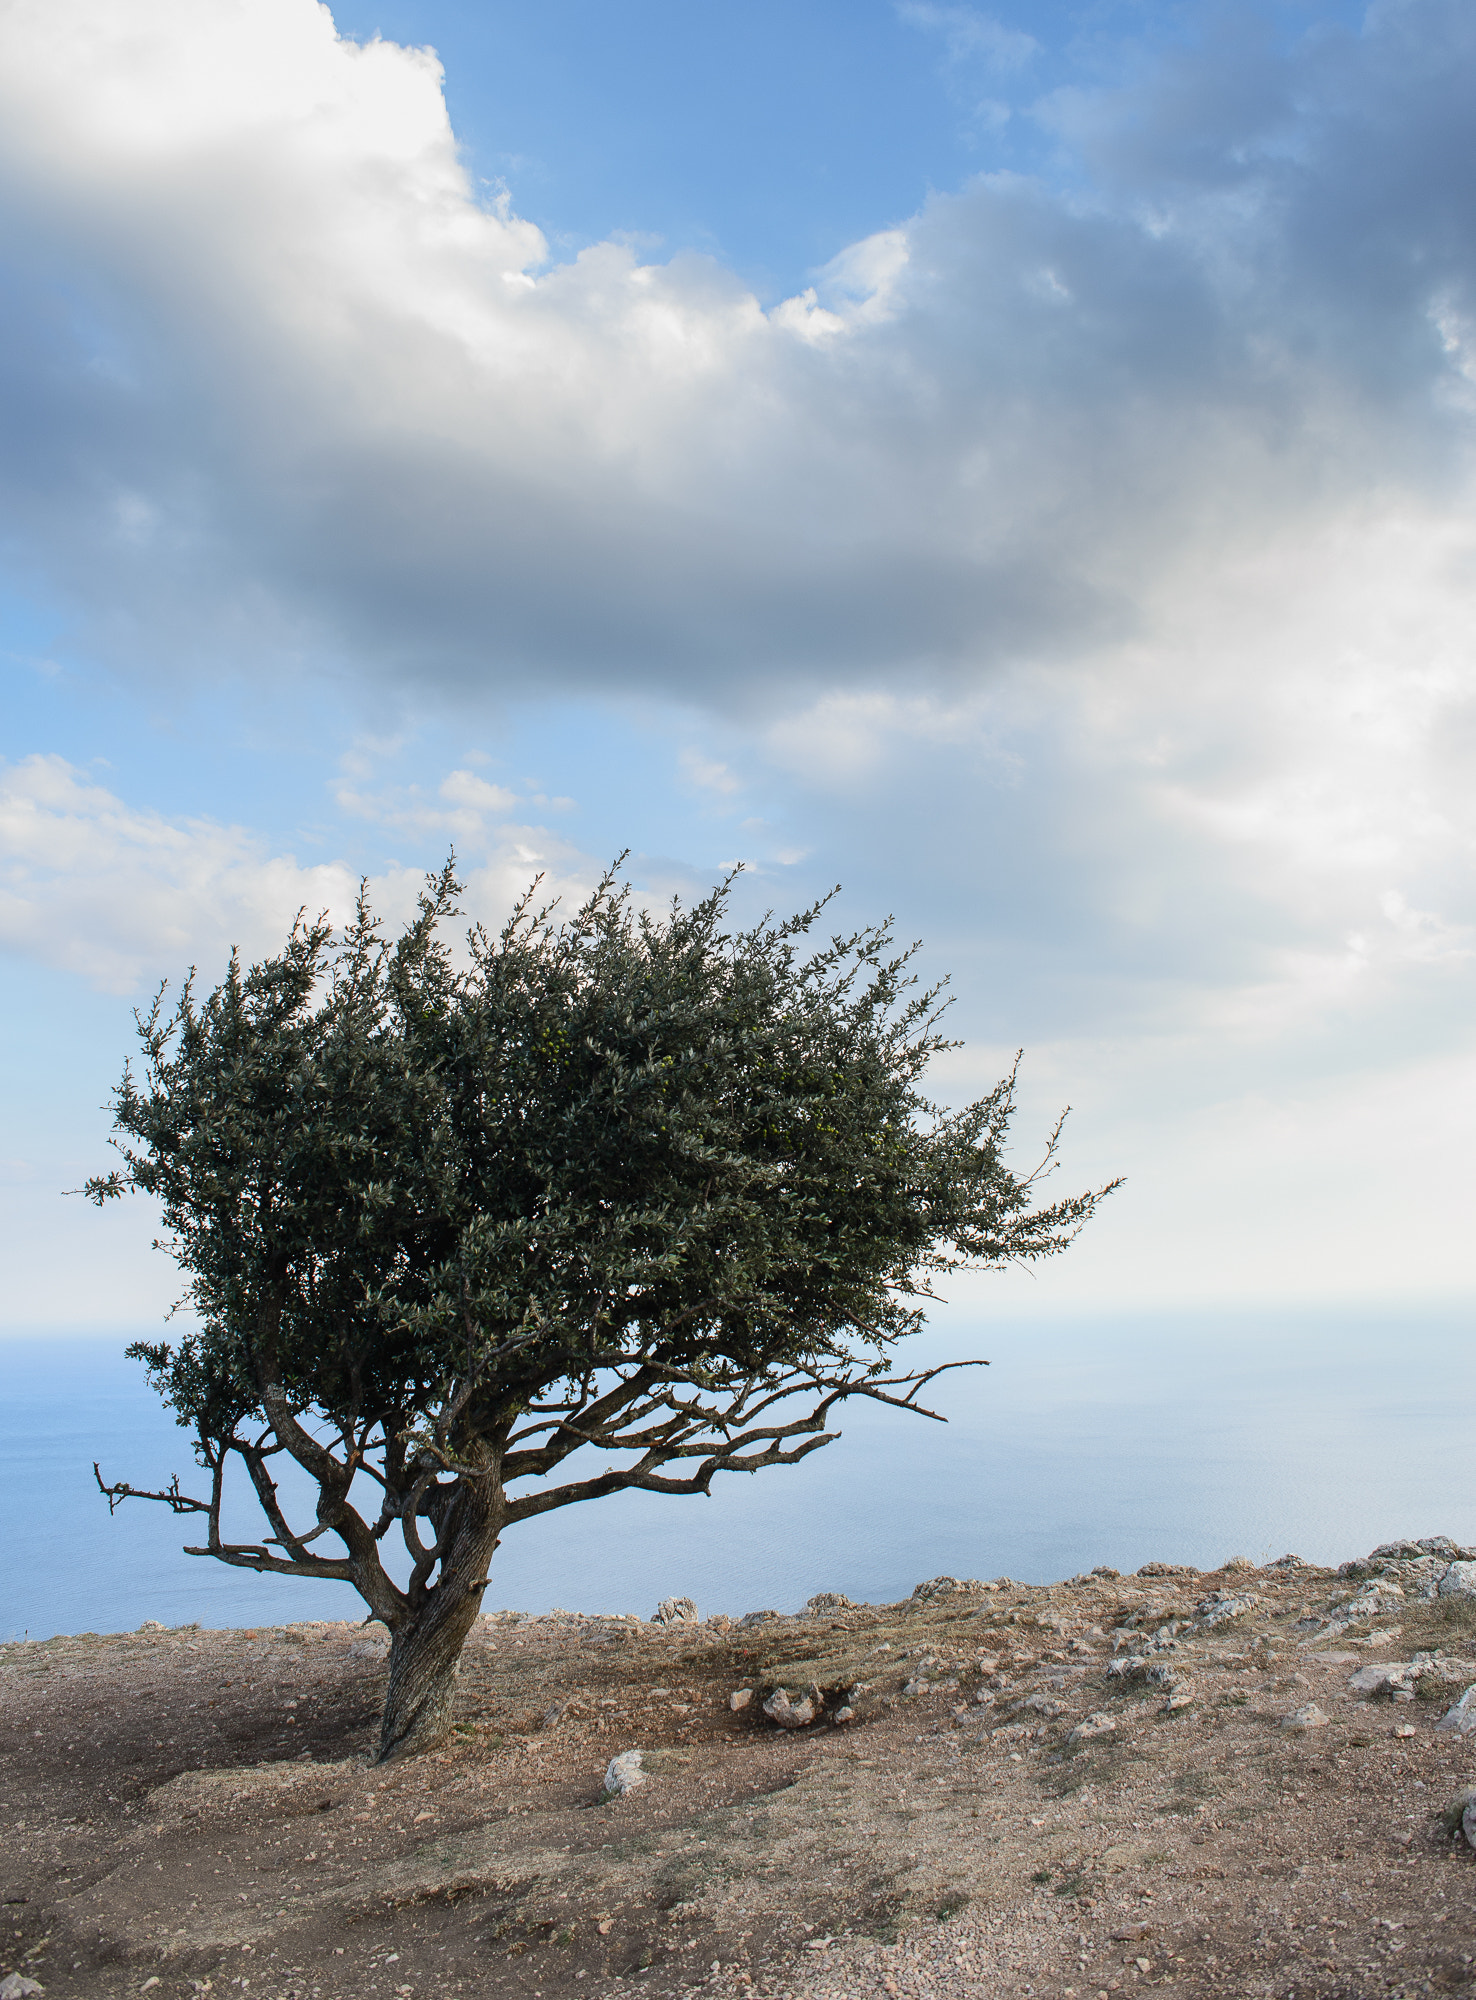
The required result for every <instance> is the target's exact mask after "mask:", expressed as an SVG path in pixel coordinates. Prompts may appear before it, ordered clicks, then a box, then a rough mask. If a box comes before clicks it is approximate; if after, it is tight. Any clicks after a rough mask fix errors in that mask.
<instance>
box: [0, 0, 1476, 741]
mask: <svg viewBox="0 0 1476 2000" xmlns="http://www.w3.org/2000/svg"><path fill="white" fill-rule="evenodd" d="M919 18H920V17H919ZM928 18H929V22H930V23H931V24H932V25H933V26H935V27H938V28H939V29H940V30H941V31H943V32H946V33H948V34H950V35H953V36H955V37H962V38H963V41H962V42H960V46H961V47H962V46H963V43H964V42H967V41H968V40H969V38H970V37H973V38H974V40H975V41H979V40H980V38H983V40H984V41H988V40H989V37H990V36H991V35H992V34H993V33H994V30H993V28H992V27H991V26H990V25H989V22H988V17H986V16H984V15H976V14H974V13H972V12H970V11H968V10H964V9H952V8H941V9H938V10H935V14H934V13H930V14H929V17H928ZM1011 46H1013V44H1011ZM0 54H3V57H4V60H3V62H0V210H3V220H4V251H5V257H6V261H7V264H8V267H9V269H10V272H11V275H12V279H13V284H12V299H11V306H10V311H9V315H8V326H9V331H8V333H7V334H6V335H5V342H6V345H5V351H4V353H3V355H0V367H3V377H4V380H5V383H6V385H7V386H6V390H5V394H6V396H7V398H8V402H9V407H8V409H7V410H6V413H5V414H6V418H7V421H8V422H9V423H10V424H11V426H12V428H13V438H14V442H13V443H12V446H11V449H10V451H9V452H8V454H7V460H6V465H5V468H4V470H3V473H0V523H3V526H4V532H5V535H6V537H7V539H8V543H9V546H10V548H11V550H12V552H13V554H14V559H15V561H16V562H17V563H18V564H20V565H22V566H23V567H24V569H25V571H26V572H27V573H28V574H32V575H38V576H41V577H43V578H45V579H47V580H48V582H49V583H50V585H51V587H52V588H54V589H56V590H58V591H59V592H61V593H62V595H63V596H64V598H65V599H66V601H67V602H68V603H69V604H71V605H72V606H73V607H74V609H75V612H76V615H77V618H78V621H79V629H80V631H81V633H82V642H84V643H85V644H86V645H87V646H88V647H90V648H91V650H92V651H93V652H94V654H96V655H98V656H102V657H105V658H107V659H108V660H109V661H110V662H112V663H113V664H115V665H119V666H123V667H126V668H128V669H129V670H130V671H133V672H136V673H148V674H158V673H165V672H169V671H171V670H172V671H176V672H181V673H183V672H188V673H190V674H195V673H198V672H199V671H201V664H200V663H201V662H202V661H204V662H207V663H210V664H213V665H214V666H216V667H229V666H230V665H232V664H235V665H237V666H241V665H249V666H250V667H251V669H252V671H253V672H259V671H261V668H262V665H263V663H264V662H266V661H269V660H273V659H275V660H276V662H277V663H278V665H279V666H280V667H282V668H283V669H284V670H286V669H290V670H291V671H292V672H294V673H297V672H300V671H301V670H302V668H303V665H304V664H305V663H309V664H310V663H313V662H320V663H322V662H329V663H332V662H336V663H338V664H339V665H340V666H342V665H344V664H348V665H350V666H351V667H352V668H353V670H354V671H356V672H369V673H371V674H378V675H379V676H381V677H385V678H388V679H390V680H393V681H396V682H398V683H400V684H401V685H416V686H419V687H422V688H424V687H425V686H427V685H428V684H431V683H435V684H437V685H439V686H440V687H442V688H443V689H447V690H450V691H451V692H452V693H453V694H455V693H456V692H457V691H458V690H465V689H467V688H477V689H482V688H500V689H503V690H512V691H515V692H518V693H520V694H523V693H528V692H536V691H539V690H542V691H552V690H555V689H570V688H576V689H577V688H591V687H598V688H602V689H606V690H614V691H619V692H629V691H631V690H634V689H644V690H648V691H649V690H655V691H658V692H666V693H669V694H676V695H679V696H680V697H681V698H683V699H687V700H692V699H695V700H697V701H699V702H701V703H703V704H704V705H707V706H709V707H717V708H725V709H728V710H730V711H732V712H735V713H736V712H743V711H744V710H745V709H748V710H752V709H753V708H754V707H755V706H756V705H757V706H762V705H764V704H772V703H773V702H774V701H775V700H776V699H784V698H788V697H789V696H791V695H799V696H801V697H802V696H803V694H804V692H805V690H809V691H811V692H813V693H816V694H819V693H821V692H823V690H825V689H826V688H829V687H837V686H844V687H853V686H855V685H856V684H857V683H858V682H860V683H865V684H870V685H872V686H883V685H885V686H889V687H896V686H899V685H902V684H907V685H910V686H914V687H927V688H930V689H932V690H935V691H937V690H944V691H946V690H948V689H960V688H968V687H973V686H977V685H979V684H981V683H982V682H984V681H987V680H988V679H989V678H990V677H991V676H994V675H998V674H999V673H1000V672H1002V671H1005V670H1007V669H1008V668H1010V667H1012V666H1014V665H1016V664H1018V663H1020V662H1022V661H1026V662H1032V661H1033V662H1038V663H1045V664H1047V665H1048V664H1049V663H1051V662H1053V661H1060V660H1064V659H1069V658H1072V657H1075V656H1076V655H1077V654H1079V653H1080V652H1081V651H1082V650H1083V649H1100V648H1101V647H1102V646H1104V645H1105V644H1108V643H1111V642H1116V641H1121V640H1124V639H1126V638H1128V637H1131V636H1141V635H1142V634H1144V632H1145V631H1146V629H1147V628H1146V623H1145V620H1146V618H1147V608H1148V607H1147V600H1148V598H1149V597H1150V596H1151V594H1152V592H1153V591H1154V590H1155V589H1157V588H1158V587H1159V586H1160V585H1161V583H1162V581H1163V579H1164V578H1165V577H1167V576H1175V577H1180V578H1188V579H1191V580H1192V579H1194V578H1205V577H1210V578H1212V577H1213V576H1214V575H1215V574H1216V573H1218V571H1219V569H1220V568H1221V566H1222V565H1223V564H1224V563H1225V562H1226V561H1227V560H1234V559H1237V558H1239V557H1241V556H1244V555H1245V554H1247V553H1248V552H1253V551H1255V550H1257V549H1263V548H1266V547H1268V546H1274V545H1277V544H1278V543H1282V542H1285V541H1286V540H1288V539H1296V538H1298V537H1300V536H1303V535H1305V534H1307V533H1308V532H1315V531H1319V530H1320V529H1321V528H1322V527H1323V526H1324V525H1325V524H1326V523H1327V522H1329V521H1333V520H1336V519H1338V518H1340V516H1341V515H1342V514H1343V513H1345V512H1346V511H1347V510H1349V509H1354V510H1357V509H1358V508H1360V507H1362V506H1364V505H1365V504H1366V503H1367V502H1368V500H1369V498H1370V496H1383V497H1384V498H1385V499H1387V500H1388V501H1389V503H1390V505H1391V506H1392V507H1394V508H1395V509H1396V511H1397V509H1398V507H1400V506H1402V505H1404V504H1405V503H1406V502H1407V500H1408V498H1409V496H1410V495H1411V494H1413V495H1416V496H1419V497H1421V498H1427V497H1429V496H1431V495H1432V494H1437V493H1439V492H1440V491H1441V490H1448V491H1450V492H1451V493H1452V494H1454V491H1455V487H1456V485H1457V484H1458V483H1459V482H1460V481H1461V480H1462V479H1464V478H1465V476H1466V471H1467V460H1468V454H1469V418H1470V403H1471V382H1470V362H1469V339H1468V333H1467V329H1468V328H1469V326H1470V324H1471V321H1472V312H1473V289H1472V274H1473V246H1472V228H1473V225H1472V215H1471V204H1470V196H1469V188H1470V186H1471V184H1472V175H1471V168H1472V165H1473V162H1472V158H1471V154H1472V150H1473V144H1476V142H1473V140H1472V137H1471V125H1470V120H1469V116H1468V110H1469V101H1470V93H1471V88H1472V85H1473V83H1476V25H1473V21H1472V17H1471V15H1470V13H1469V10H1468V9H1466V8H1464V7H1463V6H1460V5H1458V4H1456V0H1411V4H1408V5H1404V6H1400V7H1389V8H1382V9H1376V10H1375V11H1374V12H1373V14H1372V15H1371V16H1370V17H1369V22H1368V25H1367V26H1366V27H1365V29H1364V30H1363V31H1362V32H1360V33H1349V32H1345V31H1343V30H1341V29H1335V28H1327V29H1325V30H1323V31H1320V32H1319V33H1317V34H1315V35H1309V36H1308V37H1306V38H1305V39H1303V40H1302V41H1300V42H1297V43H1296V44H1294V45H1293V46H1292V47H1291V48H1290V49H1289V50H1288V49H1285V48H1281V47H1274V46H1272V45H1271V44H1270V43H1269V42H1268V41H1267V40H1266V39H1265V38H1264V37H1261V38H1259V39H1258V36H1257V31H1256V30H1255V29H1254V26H1253V25H1252V26H1247V27H1242V28H1240V29H1237V30H1236V31H1235V32H1233V33H1232V32H1231V31H1230V30H1226V31H1225V33H1224V34H1223V35H1222V36H1221V38H1220V40H1219V41H1214V40H1213V38H1211V39H1209V40H1205V41H1204V42H1202V44H1201V45H1199V46H1190V47H1185V48H1183V49H1180V50H1178V51H1175V52H1174V53H1172V54H1171V55H1170V56H1167V57H1163V58H1161V59H1159V60H1158V61H1157V63H1156V65H1145V64H1139V65H1137V66H1136V67H1135V68H1134V69H1133V78H1132V81H1131V82H1130V83H1128V84H1124V85H1120V86H1114V87H1113V88H1111V89H1107V88H1101V89H1096V90H1093V91H1084V90H1081V89H1080V88H1077V89H1076V90H1074V91H1071V92H1067V91H1060V92H1057V93H1055V94H1054V95H1053V96H1052V97H1050V98H1049V99H1048V100H1043V101H1042V103H1041V105H1040V107H1039V114H1038V115H1039V117H1040V119H1041V120H1043V121H1044V122H1045V123H1046V124H1047V125H1048V126H1049V128H1050V130H1051V131H1052V133H1053V134H1054V136H1055V139H1056V141H1057V143H1058V144H1059V145H1060V146H1061V147H1062V148H1063V149H1064V150H1063V155H1062V157H1063V160H1065V161H1066V163H1067V164H1066V166H1065V167H1064V168H1063V177H1062V182H1061V185H1060V186H1054V185H1050V184H1047V183H1046V182H1043V181H1040V180H1029V179H1024V178H1020V177H1011V176H1008V175H995V176H989V177H985V178H983V179H980V180H979V181H977V182H975V183H974V184H972V185H970V186H969V187H967V188H966V189H964V190H962V191H961V192H959V193H956V194H952V195H940V196H937V197H935V198H934V199H932V200H930V201H929V202H928V203H927V204H926V205H925V207H924V208H923V209H922V210H921V212H920V213H919V214H918V215H916V216H915V217H914V218H912V220H911V221H909V222H907V223H906V224H905V225H904V226H902V227H900V228H892V229H888V230H886V231H883V232H881V233H880V234H878V235H877V236H875V237H873V238H871V239H869V240H868V241H866V242H863V243H860V244H858V245H856V246H853V248H852V249H851V250H850V251H848V252H847V253H846V255H845V256H844V257H842V258H840V259H838V260H837V261H836V263H835V264H834V265H833V266H831V267H830V268H829V269H828V270H827V271H826V272H824V273H820V274H817V277H816V282H815V285H814V287H813V296H811V295H810V294H809V293H807V294H805V295H804V296H803V297H801V298H799V299H797V300H791V301H788V302H785V303H784V304H782V305H781V306H780V307H778V308H777V309H775V310H774V311H771V312H765V311H764V310H762V309H761V307H760V305H759V303H758V301H757V300H756V299H755V298H754V297H753V296H752V295H751V294H750V293H749V292H748V291H747V290H746V289H745V288H744V286H743V285H742V284H741V283H739V282H738V280H737V279H736V278H734V277H733V276H732V275H731V274H730V273H728V272H726V271H724V270H723V269H722V268H721V267H720V266H718V265H717V264H715V263H713V262H712V261H711V260H707V259H703V258H698V257H691V256H684V257H679V258H676V259H674V260H673V261H671V262H670V263H667V264H654V263H643V262H642V261H641V259H640V255H639V254H638V253H637V251H636V250H635V249H634V248H633V247H632V246H631V245H630V244H628V243H621V244H617V243H604V244H598V245H595V246H593V247H592V248H591V249H589V250H587V251H585V252H584V253H583V254H581V255H580V256H579V257H577V258H576V259H575V260H574V261H573V262H572V263H558V262H556V261H553V260H552V258H551V256H550V252H549V247H548V245H547V243H546V242H545V241H544V239H543V238H542V237H541V235H540V234H539V232H538V231H537V230H536V229H534V228H533V227H532V226H531V225H530V224H528V223H526V222H524V221H522V220H521V219H520V218H518V217H517V216H516V215H515V214H514V213H512V211H511V209H510V207H509V206H508V204H507V202H506V201H505V200H501V201H498V202H494V203H493V204H492V205H490V206H488V205H485V204H482V203H479V202H478V200H477V199H476V198H475V195H474V192H473V189H472V187H471V185H470V183H469V181H468V178H467V176H466V174H465V171H464V169H463V167H462V165H461V163H460V160H459V158H458V155H457V150H456V145H455V140H454V135H453V133H452V131H451V127H450V124H449V121H448V119H447V116H446V111H445V105H444V101H443V97H442V93H441V78H440V72H439V68H438V65H437V64H436V62H435V59H434V58H433V57H432V56H431V55H430V54H428V53H427V52H425V51H419V50H412V49H403V48H399V47H397V46H395V45H393V44H390V43H384V42H375V43H372V44H369V45H367V46H365V47H358V46H356V45H354V44H353V43H351V42H346V41H342V40H340V39H338V38H337V37H336V36H335V34H334V32H333V28H332V23H331V19H330V17H329V16H328V14H327V13H326V11H325V10H324V9H322V8H320V7H318V6H317V5H315V4H313V0H261V4H260V5H257V6H253V7H250V8H244V7H239V6H236V5H233V4H228V0H137V4H136V5H133V6H130V7H129V8H128V9H126V10H119V9H118V8H116V7H114V6H112V5H110V4H107V3H106V0H44V4H43V0H12V3H11V5H9V6H8V7H7V9H6V10H5V14H4V18H3V23H0Z"/></svg>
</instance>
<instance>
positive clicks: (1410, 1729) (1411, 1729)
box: [1389, 1722, 1420, 1736]
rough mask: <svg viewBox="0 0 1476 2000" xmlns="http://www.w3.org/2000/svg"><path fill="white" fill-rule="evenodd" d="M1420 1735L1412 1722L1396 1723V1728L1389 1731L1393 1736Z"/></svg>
mask: <svg viewBox="0 0 1476 2000" xmlns="http://www.w3.org/2000/svg"><path fill="white" fill-rule="evenodd" d="M1419 1733H1420V1732H1419V1731H1418V1730H1417V1729H1416V1728H1415V1726H1414V1724H1413V1723H1412V1722H1400V1723H1396V1725H1395V1726H1394V1728H1393V1729H1391V1730H1390V1731H1389V1734H1390V1735H1391V1736H1418V1735H1419Z"/></svg>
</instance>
